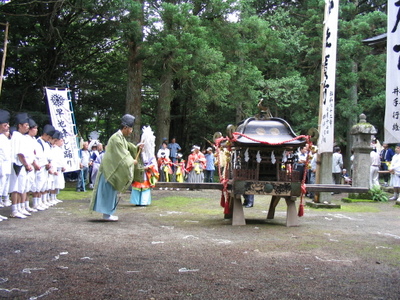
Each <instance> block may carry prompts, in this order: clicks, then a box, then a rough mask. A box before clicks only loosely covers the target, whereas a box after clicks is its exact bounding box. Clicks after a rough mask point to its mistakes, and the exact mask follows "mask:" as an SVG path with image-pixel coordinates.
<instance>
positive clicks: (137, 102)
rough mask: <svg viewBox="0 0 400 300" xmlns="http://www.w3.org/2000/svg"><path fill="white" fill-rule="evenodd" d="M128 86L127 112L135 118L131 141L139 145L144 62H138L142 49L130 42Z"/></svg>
mask: <svg viewBox="0 0 400 300" xmlns="http://www.w3.org/2000/svg"><path fill="white" fill-rule="evenodd" d="M128 45H129V58H128V85H127V91H126V107H125V112H126V113H128V114H131V115H133V116H135V118H136V120H135V125H134V127H133V133H132V135H131V136H130V137H129V139H130V140H131V141H132V142H134V143H138V142H139V140H140V135H141V125H142V124H141V123H142V122H141V120H142V113H141V109H142V61H141V60H137V56H138V53H139V51H140V47H138V45H137V44H136V43H135V42H132V41H130V42H129V44H128Z"/></svg>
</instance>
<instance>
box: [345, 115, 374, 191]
mask: <svg viewBox="0 0 400 300" xmlns="http://www.w3.org/2000/svg"><path fill="white" fill-rule="evenodd" d="M350 134H352V135H353V136H354V143H353V150H354V160H353V170H352V171H353V175H352V176H353V186H354V187H368V186H369V173H370V172H369V168H370V164H371V163H370V153H371V151H372V147H371V140H372V136H373V135H375V134H377V130H376V128H375V127H374V126H373V125H371V124H370V123H367V117H366V116H365V115H364V114H361V115H360V121H359V122H358V123H357V124H356V125H354V126H353V127H352V128H351V130H350Z"/></svg>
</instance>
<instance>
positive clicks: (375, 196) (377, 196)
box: [369, 185, 389, 202]
mask: <svg viewBox="0 0 400 300" xmlns="http://www.w3.org/2000/svg"><path fill="white" fill-rule="evenodd" d="M369 193H370V195H371V199H372V200H374V201H379V202H387V201H388V200H389V199H388V197H387V195H386V193H385V191H384V190H382V189H381V187H380V186H377V185H375V186H373V187H372V188H371V189H370V190H369Z"/></svg>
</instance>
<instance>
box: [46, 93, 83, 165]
mask: <svg viewBox="0 0 400 300" xmlns="http://www.w3.org/2000/svg"><path fill="white" fill-rule="evenodd" d="M68 92H69V90H68V89H57V88H54V89H52V88H46V94H47V101H48V104H49V110H50V116H51V122H52V125H53V126H54V127H55V128H56V129H57V130H59V131H61V132H62V133H63V136H64V149H63V150H64V158H65V159H66V161H67V166H68V167H67V170H66V172H71V171H76V170H79V162H80V159H79V148H78V145H77V142H76V135H75V131H74V127H75V124H74V120H73V111H72V110H71V106H70V105H71V100H69V99H68Z"/></svg>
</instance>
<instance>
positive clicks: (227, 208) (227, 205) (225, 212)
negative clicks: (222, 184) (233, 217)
mask: <svg viewBox="0 0 400 300" xmlns="http://www.w3.org/2000/svg"><path fill="white" fill-rule="evenodd" d="M230 213H231V210H230V209H229V201H225V208H224V214H225V215H228V214H230Z"/></svg>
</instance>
